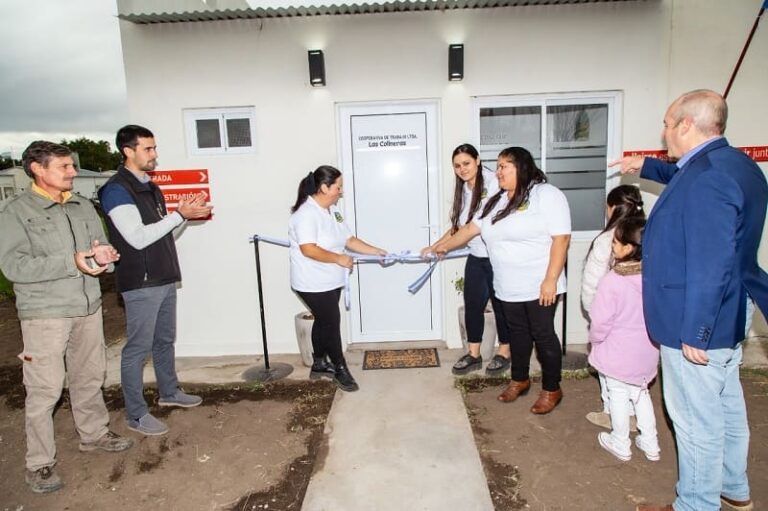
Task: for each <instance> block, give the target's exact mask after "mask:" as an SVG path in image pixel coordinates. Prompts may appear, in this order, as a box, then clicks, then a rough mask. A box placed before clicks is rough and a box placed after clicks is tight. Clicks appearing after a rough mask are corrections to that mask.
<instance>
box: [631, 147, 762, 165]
mask: <svg viewBox="0 0 768 511" xmlns="http://www.w3.org/2000/svg"><path fill="white" fill-rule="evenodd" d="M736 149H740V150H741V151H744V153H746V155H747V156H749V157H750V158H752V159H753V160H755V161H756V162H764V161H768V146H766V145H753V146H744V147H737V148H736ZM624 156H651V157H653V158H658V159H660V160H665V161H666V160H668V159H669V157H668V156H667V151H666V150H665V149H649V150H642V151H624Z"/></svg>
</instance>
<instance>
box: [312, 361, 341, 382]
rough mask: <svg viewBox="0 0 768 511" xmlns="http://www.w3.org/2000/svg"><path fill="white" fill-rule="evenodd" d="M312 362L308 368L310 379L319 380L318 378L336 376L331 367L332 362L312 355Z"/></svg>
mask: <svg viewBox="0 0 768 511" xmlns="http://www.w3.org/2000/svg"><path fill="white" fill-rule="evenodd" d="M312 358H313V359H314V362H313V363H312V368H311V369H310V370H309V379H310V380H319V379H320V378H331V379H333V377H334V376H336V370H335V369H334V368H333V364H331V363H330V362H328V360H326V359H325V357H312Z"/></svg>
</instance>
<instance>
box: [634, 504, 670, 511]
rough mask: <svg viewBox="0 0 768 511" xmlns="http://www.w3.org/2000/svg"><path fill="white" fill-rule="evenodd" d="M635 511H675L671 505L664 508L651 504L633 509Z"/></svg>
mask: <svg viewBox="0 0 768 511" xmlns="http://www.w3.org/2000/svg"><path fill="white" fill-rule="evenodd" d="M635 511H675V508H673V507H672V504H667V505H666V506H654V505H653V504H640V505H639V506H637V507H636V508H635Z"/></svg>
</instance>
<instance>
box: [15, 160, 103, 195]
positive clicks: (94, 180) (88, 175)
mask: <svg viewBox="0 0 768 511" xmlns="http://www.w3.org/2000/svg"><path fill="white" fill-rule="evenodd" d="M114 173H115V171H113V170H110V171H107V172H94V171H92V170H87V169H79V170H78V171H77V176H75V180H74V183H73V185H72V191H74V192H76V193H79V194H80V195H82V196H83V197H85V198H86V199H95V198H96V192H97V191H98V189H99V188H100V187H101V186H102V185H104V183H106V182H107V180H108V179H109V178H110V177H112V175H113V174H114ZM31 182H32V180H31V179H30V178H29V176H27V174H26V172H24V169H23V168H22V167H11V168H9V169H3V170H0V200H2V199H6V198H8V197H11V196H13V195H16V194H18V193H21V192H23V191H24V190H26V189H27V188H29V186H30V184H31Z"/></svg>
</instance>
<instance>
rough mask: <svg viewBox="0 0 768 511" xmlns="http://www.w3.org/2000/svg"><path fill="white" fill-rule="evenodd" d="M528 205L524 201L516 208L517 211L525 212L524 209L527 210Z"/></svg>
mask: <svg viewBox="0 0 768 511" xmlns="http://www.w3.org/2000/svg"><path fill="white" fill-rule="evenodd" d="M528 205H529V203H528V201H525V202H523V203H522V204H520V207H518V208H517V210H518V211H525V210H526V209H528Z"/></svg>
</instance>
